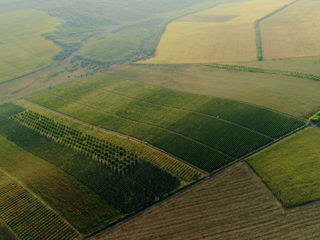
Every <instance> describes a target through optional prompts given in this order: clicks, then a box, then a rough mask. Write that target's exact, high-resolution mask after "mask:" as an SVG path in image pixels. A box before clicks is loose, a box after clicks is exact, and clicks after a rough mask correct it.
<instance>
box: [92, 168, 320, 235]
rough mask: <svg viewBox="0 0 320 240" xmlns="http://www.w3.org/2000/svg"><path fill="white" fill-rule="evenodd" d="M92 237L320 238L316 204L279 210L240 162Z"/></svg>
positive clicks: (319, 217) (319, 220) (264, 189)
mask: <svg viewBox="0 0 320 240" xmlns="http://www.w3.org/2000/svg"><path fill="white" fill-rule="evenodd" d="M92 239H94V240H101V239H117V240H121V239H130V240H132V239H152V240H154V239H170V240H171V239H246V240H247V239H286V240H288V239H299V240H300V239H320V202H315V203H311V204H308V205H305V206H302V207H299V208H294V209H288V210H284V209H283V207H282V206H281V205H280V203H279V202H278V201H277V200H276V199H275V197H274V196H273V195H272V193H271V192H270V191H269V190H268V189H267V187H266V186H265V185H264V184H263V183H262V182H261V180H260V179H259V178H258V177H257V176H256V175H255V174H254V173H253V172H252V170H251V169H250V168H249V167H248V166H247V165H246V163H244V162H240V163H237V164H235V165H233V166H231V167H229V168H228V169H226V170H224V171H223V172H221V173H219V174H217V175H216V176H214V177H212V178H211V179H209V180H205V181H203V182H201V183H199V184H197V185H195V186H194V187H191V188H189V189H187V190H186V191H184V192H181V193H179V194H177V195H176V196H174V197H172V198H170V199H169V200H167V201H164V202H162V203H160V204H158V205H155V206H153V207H151V208H149V209H147V210H146V211H144V212H143V213H141V214H139V215H138V216H136V217H134V218H131V219H129V220H127V221H124V222H122V223H120V224H118V225H116V226H114V227H112V228H110V229H107V230H106V231H105V232H103V233H100V234H98V235H97V236H95V237H93V238H92Z"/></svg>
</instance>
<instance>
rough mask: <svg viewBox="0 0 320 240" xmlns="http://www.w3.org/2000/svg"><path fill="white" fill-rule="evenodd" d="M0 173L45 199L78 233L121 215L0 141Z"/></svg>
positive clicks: (65, 176)
mask: <svg viewBox="0 0 320 240" xmlns="http://www.w3.org/2000/svg"><path fill="white" fill-rule="evenodd" d="M0 146H1V148H0V169H1V170H3V171H5V172H7V173H9V174H10V175H11V176H14V177H15V178H17V179H18V180H19V181H21V182H23V183H24V184H25V185H26V186H28V187H29V188H30V189H31V190H32V191H33V192H34V193H36V194H37V195H39V196H40V197H41V198H42V199H44V200H45V201H46V202H47V203H48V204H49V205H50V206H51V207H53V208H54V209H55V210H56V211H57V212H59V213H60V214H61V215H62V216H63V217H64V218H66V219H67V220H68V221H69V222H70V223H71V224H72V225H73V226H74V227H75V228H76V229H78V230H79V231H80V232H81V233H83V234H87V233H90V232H92V231H94V230H98V229H100V228H102V227H103V226H105V225H107V224H108V223H110V222H112V221H114V220H115V219H117V218H119V216H121V214H120V213H119V212H118V211H117V210H115V209H114V208H112V207H111V206H110V205H108V204H107V203H106V202H105V201H104V200H103V199H101V198H100V197H99V196H98V195H97V194H95V193H94V192H92V191H91V190H89V189H88V188H87V187H86V186H84V185H83V184H81V183H79V182H78V181H76V179H74V178H73V177H71V176H69V175H68V174H66V173H65V172H64V171H61V170H60V169H58V168H56V167H55V166H54V165H51V164H49V163H47V162H46V161H44V160H42V159H40V158H38V157H35V156H34V155H32V154H30V153H28V152H26V151H24V150H23V149H21V148H19V147H18V146H16V145H15V144H14V143H12V142H10V141H8V140H6V139H5V138H3V137H0Z"/></svg>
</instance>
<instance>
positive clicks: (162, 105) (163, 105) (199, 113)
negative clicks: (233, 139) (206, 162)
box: [97, 89, 274, 139]
mask: <svg viewBox="0 0 320 240" xmlns="http://www.w3.org/2000/svg"><path fill="white" fill-rule="evenodd" d="M97 91H101V92H108V93H112V94H115V95H118V96H121V97H125V98H129V99H133V100H137V102H143V103H148V104H151V105H154V106H160V107H165V108H169V109H175V110H179V111H183V112H187V113H193V114H197V115H201V116H206V117H209V118H213V119H215V120H218V121H221V122H225V123H228V124H231V125H234V126H236V127H239V128H243V129H246V130H248V131H250V132H252V133H255V134H257V135H261V136H264V137H266V138H271V139H274V138H273V137H271V136H268V135H265V134H264V133H261V132H259V131H256V130H254V129H250V128H248V127H245V126H243V125H241V124H238V123H235V122H232V121H230V120H226V119H224V118H218V117H215V116H213V115H210V114H206V113H202V112H199V111H192V110H188V109H186V108H178V107H172V106H168V105H165V104H157V103H152V102H149V101H147V100H144V99H142V100H140V99H138V98H135V97H129V96H126V95H124V94H121V93H117V92H113V91H110V90H101V89H98V90H97Z"/></svg>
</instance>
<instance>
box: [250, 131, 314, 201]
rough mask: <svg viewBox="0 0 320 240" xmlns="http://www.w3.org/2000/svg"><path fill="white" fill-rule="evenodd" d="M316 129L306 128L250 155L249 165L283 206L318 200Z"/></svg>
mask: <svg viewBox="0 0 320 240" xmlns="http://www.w3.org/2000/svg"><path fill="white" fill-rule="evenodd" d="M319 156H320V130H319V129H318V128H316V127H309V128H306V129H305V130H303V131H300V132H298V133H296V134H295V135H292V136H290V137H289V138H287V139H285V140H283V141H281V142H278V143H277V144H275V145H273V146H271V147H269V148H267V149H265V150H264V151H262V152H259V153H257V154H256V155H253V156H252V157H250V158H249V159H248V162H249V164H250V165H251V166H252V167H253V169H254V170H255V171H256V172H257V173H258V175H260V176H261V178H262V179H263V181H264V182H265V183H266V184H267V185H268V186H269V188H270V189H271V190H272V191H273V193H274V194H275V195H276V196H277V197H278V199H279V200H280V201H281V202H282V203H283V204H284V206H285V207H294V206H298V205H302V204H305V203H309V202H312V201H316V200H319V199H320V189H319V184H320V175H319V171H320V161H319Z"/></svg>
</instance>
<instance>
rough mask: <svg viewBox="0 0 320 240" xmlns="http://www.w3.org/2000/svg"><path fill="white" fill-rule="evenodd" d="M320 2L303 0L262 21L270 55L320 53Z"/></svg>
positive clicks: (283, 55)
mask: <svg viewBox="0 0 320 240" xmlns="http://www.w3.org/2000/svg"><path fill="white" fill-rule="evenodd" d="M319 11H320V2H319V1H313V0H302V1H298V2H297V3H295V4H293V5H292V6H290V7H288V8H287V9H285V10H283V11H281V12H279V13H278V14H276V15H274V16H272V17H271V18H268V19H266V20H264V21H262V22H261V38H262V48H263V53H264V57H265V58H266V59H277V58H291V57H305V56H319V55H320V46H319V41H320V31H319V30H320V15H319Z"/></svg>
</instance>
